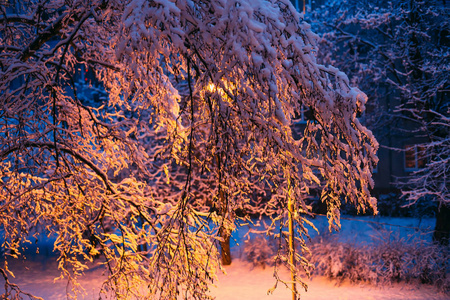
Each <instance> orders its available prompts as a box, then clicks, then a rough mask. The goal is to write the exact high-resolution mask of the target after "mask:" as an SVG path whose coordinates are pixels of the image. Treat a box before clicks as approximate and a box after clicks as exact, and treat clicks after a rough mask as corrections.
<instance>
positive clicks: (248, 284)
mask: <svg viewBox="0 0 450 300" xmlns="http://www.w3.org/2000/svg"><path fill="white" fill-rule="evenodd" d="M350 219H352V220H343V222H342V228H343V229H342V231H341V232H340V233H339V238H340V239H342V240H347V241H352V242H358V241H359V242H364V243H370V242H374V241H376V236H377V234H379V232H380V229H383V230H381V231H383V232H385V231H386V230H387V231H388V232H391V233H392V234H396V235H400V236H408V235H409V234H411V233H414V232H415V233H416V234H419V233H420V232H422V233H423V234H421V235H423V236H424V237H425V238H426V237H427V234H426V233H427V232H429V231H428V229H430V230H431V228H432V226H433V222H434V221H433V220H432V219H425V220H421V221H420V220H417V219H402V218H369V217H358V218H350ZM367 221H369V222H367ZM314 222H315V224H316V226H317V227H318V228H319V229H320V228H322V229H325V228H326V220H325V219H324V218H317V219H316V220H315V221H314ZM372 222H377V223H372ZM380 223H381V224H380ZM383 223H384V224H394V225H396V226H388V225H383ZM409 227H412V228H409ZM414 228H421V229H420V230H417V229H414ZM244 231H245V230H244ZM242 236H243V233H242V231H241V232H239V233H235V234H234V235H233V237H234V238H235V242H239V245H237V244H234V245H232V246H233V251H232V253H233V256H234V260H233V263H232V265H231V266H227V267H226V273H227V274H220V275H219V281H218V282H216V283H215V285H214V286H212V287H211V291H212V295H213V296H215V297H216V299H218V300H222V299H223V300H225V299H227V300H228V299H235V300H239V299H243V300H244V299H245V300H262V299H268V300H282V299H283V300H285V299H291V293H290V290H289V289H287V288H285V287H284V286H283V285H282V284H278V288H277V289H276V290H275V291H274V293H273V294H271V295H267V291H268V290H269V289H270V288H271V287H273V285H274V284H275V280H274V278H273V269H272V267H270V266H267V267H266V268H262V267H254V266H253V265H252V264H250V263H248V262H246V261H244V260H242V259H240V258H236V257H239V256H242V255H241V253H242V244H243V243H242V242H241V240H242ZM373 236H375V238H372V237H373ZM34 252H35V251H29V252H28V255H27V260H25V261H15V262H14V263H13V265H12V269H13V270H14V272H15V275H16V278H15V279H14V280H12V281H13V282H14V283H17V284H20V286H21V287H22V289H23V290H24V291H26V292H31V293H33V294H35V295H37V296H41V297H43V298H44V299H49V300H52V299H55V300H57V299H66V293H67V292H68V291H70V286H67V282H66V281H65V280H64V279H63V280H56V281H55V280H54V279H55V278H56V277H58V276H59V275H60V274H59V272H58V270H57V265H56V262H55V261H53V260H51V259H49V257H51V248H50V245H41V247H40V251H39V252H40V253H39V254H31V253H34ZM281 273H282V275H283V276H284V277H285V278H286V279H287V278H289V274H288V272H287V271H284V274H283V271H282V272H281ZM104 276H105V275H103V270H102V269H100V268H93V269H90V270H88V271H87V272H85V276H84V277H83V278H81V280H80V283H81V284H82V286H83V287H84V288H85V289H86V294H85V296H84V297H82V299H98V296H99V295H98V291H99V288H100V285H101V283H102V281H103V280H104V278H105V277H104ZM305 280H306V279H305ZM306 282H307V284H308V286H309V288H308V291H307V292H302V297H301V299H302V300H308V299H311V300H319V299H352V300H353V299H376V300H384V299H386V300H387V299H402V300H406V299H417V300H419V299H421V300H428V299H430V300H431V299H436V300H444V299H450V297H449V295H444V294H442V293H438V292H437V291H436V290H435V289H434V288H433V287H431V286H427V285H417V286H414V285H408V284H405V283H400V284H391V285H389V286H372V285H368V284H365V285H363V284H361V285H354V284H350V283H347V282H344V283H341V284H337V283H336V282H335V281H330V280H328V279H327V278H324V277H320V276H315V277H314V278H313V279H312V280H306ZM0 284H1V285H3V282H1V281H0Z"/></svg>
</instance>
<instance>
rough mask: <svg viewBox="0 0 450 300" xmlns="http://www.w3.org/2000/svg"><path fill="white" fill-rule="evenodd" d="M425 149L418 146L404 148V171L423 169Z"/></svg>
mask: <svg viewBox="0 0 450 300" xmlns="http://www.w3.org/2000/svg"><path fill="white" fill-rule="evenodd" d="M425 164H426V159H425V147H424V146H418V145H406V146H405V170H406V171H414V170H417V169H422V168H425Z"/></svg>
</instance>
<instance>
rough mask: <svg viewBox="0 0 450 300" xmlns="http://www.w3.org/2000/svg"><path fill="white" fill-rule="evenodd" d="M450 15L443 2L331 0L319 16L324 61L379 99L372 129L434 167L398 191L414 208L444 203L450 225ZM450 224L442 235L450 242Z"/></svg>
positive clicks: (369, 118)
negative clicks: (395, 139)
mask: <svg viewBox="0 0 450 300" xmlns="http://www.w3.org/2000/svg"><path fill="white" fill-rule="evenodd" d="M331 12H333V13H331ZM334 12H337V13H334ZM449 12H450V11H449V8H448V5H446V4H445V1H440V0H433V1H395V2H386V1H378V0H365V1H354V0H349V1H344V2H342V1H329V2H328V3H327V5H326V6H324V7H322V9H320V10H317V11H315V12H314V15H313V16H312V17H311V20H314V26H315V29H316V30H317V31H320V32H321V33H322V34H323V39H322V42H321V43H320V46H321V47H322V49H327V51H323V52H322V53H323V54H324V55H322V58H323V61H324V63H332V64H334V65H335V66H337V67H339V68H340V69H341V70H343V71H345V72H346V73H347V74H349V76H350V77H351V78H352V82H353V83H354V84H357V85H358V86H360V87H361V89H363V90H364V91H366V92H367V93H368V94H369V95H370V96H371V97H372V99H373V100H374V101H372V107H373V108H372V110H371V112H370V113H368V114H366V116H365V118H366V123H365V124H367V125H368V126H369V128H371V129H373V130H374V132H375V135H376V136H377V138H379V140H380V143H381V145H382V147H383V146H387V147H388V148H392V147H395V146H396V145H392V144H389V143H391V141H390V140H389V138H385V139H384V137H386V136H388V137H389V136H395V137H398V138H399V139H400V140H403V141H405V142H408V144H410V146H414V145H415V146H414V147H415V148H414V149H413V150H414V151H415V152H417V153H416V155H418V156H420V158H421V160H422V161H423V162H424V163H425V162H426V163H425V164H424V165H423V166H422V167H421V168H417V169H416V170H415V171H414V172H411V173H410V174H409V176H408V177H407V178H397V179H396V180H397V187H399V188H400V189H401V190H402V192H403V195H404V197H405V199H407V201H408V203H409V205H413V204H415V203H417V202H419V201H426V202H430V200H431V201H435V202H437V206H438V214H439V213H441V212H444V215H443V217H442V218H441V220H442V222H444V223H445V222H446V221H445V220H448V216H449V214H450V208H449V207H450V194H449V182H448V174H449V172H450V160H449V159H450V156H449V154H450V152H449V151H450V105H449V101H448V99H449V87H450V82H449V76H448V75H449V69H450V55H449V53H450V48H449V45H450V40H449V33H450V22H449V20H450V18H449ZM397 147H398V144H397ZM400 148H402V149H400V150H403V151H405V150H406V151H410V149H404V148H403V147H402V146H400ZM393 181H394V179H393ZM438 219H439V217H438ZM446 223H447V225H444V226H442V225H439V224H437V227H436V229H437V232H438V231H441V232H442V233H443V236H444V237H445V236H446V238H447V240H448V237H449V231H450V223H448V222H446ZM438 239H440V238H438Z"/></svg>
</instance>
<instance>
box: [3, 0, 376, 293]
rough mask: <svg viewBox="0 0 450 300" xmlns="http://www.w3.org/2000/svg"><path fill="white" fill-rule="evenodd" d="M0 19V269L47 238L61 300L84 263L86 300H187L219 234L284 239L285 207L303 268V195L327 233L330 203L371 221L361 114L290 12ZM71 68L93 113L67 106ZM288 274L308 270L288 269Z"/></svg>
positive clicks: (154, 6) (23, 8)
mask: <svg viewBox="0 0 450 300" xmlns="http://www.w3.org/2000/svg"><path fill="white" fill-rule="evenodd" d="M1 12H2V13H1V16H0V24H1V29H0V41H1V43H0V68H1V69H0V141H1V142H0V165H1V167H0V172H1V176H0V194H1V197H0V224H1V225H0V226H1V230H2V232H4V240H3V247H4V249H5V252H4V255H5V256H14V257H18V256H20V253H21V251H22V249H23V248H22V247H23V246H24V244H26V242H28V241H29V240H33V239H35V238H36V239H38V238H39V236H40V235H48V236H51V237H54V238H55V244H54V245H55V250H56V251H58V253H59V258H58V261H59V268H60V270H61V272H62V276H63V277H65V278H66V279H68V280H70V281H71V282H72V285H73V286H74V293H75V295H76V288H77V287H78V286H77V281H76V278H77V277H78V276H80V275H81V274H82V272H83V271H84V270H86V269H87V268H88V265H87V262H89V261H92V260H93V259H95V258H96V257H98V256H100V257H101V258H100V263H102V264H103V265H104V266H105V268H106V269H107V271H108V274H109V277H108V280H107V281H106V282H105V284H104V289H103V291H102V292H105V293H106V292H108V293H112V294H114V295H115V297H116V298H123V299H125V298H126V299H129V298H130V297H136V298H140V299H141V298H142V297H148V298H152V297H154V298H158V299H169V298H170V299H173V298H174V297H175V295H180V296H183V297H185V298H195V299H204V298H206V297H207V292H208V284H209V283H210V282H211V281H212V280H214V279H215V272H216V271H217V267H218V265H219V264H220V263H219V260H218V253H217V245H216V241H218V240H222V237H221V236H220V235H219V234H218V233H219V231H222V232H226V233H229V232H230V231H232V230H233V229H234V228H235V219H236V217H237V216H238V215H239V216H242V215H244V216H245V213H260V214H265V215H268V216H272V218H273V220H274V223H273V224H272V228H268V231H271V229H273V226H275V221H280V222H281V226H282V227H283V228H284V227H285V226H286V225H285V222H284V220H285V218H286V216H287V215H288V212H289V211H288V207H287V203H288V200H290V201H291V202H292V203H293V206H292V208H291V209H290V210H291V213H292V215H293V216H294V217H295V220H296V221H297V226H298V227H297V230H296V234H297V239H298V242H299V245H300V246H301V249H303V250H302V251H307V249H306V247H305V237H306V236H307V230H306V228H305V222H306V223H307V222H308V221H307V219H306V215H307V214H308V212H309V211H310V207H309V206H308V205H307V203H306V201H305V200H306V198H307V197H308V195H309V191H310V189H312V188H315V189H318V190H319V191H320V193H321V198H322V200H323V201H326V203H327V205H328V217H329V222H330V227H339V207H340V203H341V201H344V199H345V201H349V202H351V203H353V204H354V205H356V206H357V207H358V209H360V210H365V209H366V208H370V209H373V210H374V211H376V202H375V199H374V198H372V197H371V196H370V193H369V188H370V187H371V186H372V185H373V182H372V179H371V173H372V169H373V166H374V165H375V164H376V162H377V158H376V154H375V153H376V150H377V147H378V144H377V142H376V140H375V138H374V137H373V135H372V134H371V132H370V131H369V130H368V129H366V128H365V127H364V126H363V125H361V123H360V122H359V120H358V118H357V115H358V114H360V113H362V112H363V111H364V109H365V103H366V100H367V97H366V95H365V94H364V93H362V92H361V91H360V90H359V89H357V88H355V87H352V86H350V84H349V81H348V78H347V77H346V75H345V74H344V73H342V72H340V71H339V70H338V69H336V68H334V67H331V66H330V67H325V66H323V65H320V64H318V63H317V61H316V53H317V51H318V49H317V36H316V35H315V34H314V33H312V32H311V30H310V26H309V25H308V24H307V23H305V22H304V21H303V20H302V19H301V15H299V14H298V13H297V12H296V11H295V9H294V8H293V6H292V5H291V3H290V2H289V1H275V0H273V1H272V0H271V1H263V0H261V1H247V0H236V1H220V0H214V1H197V0H196V1H187V0H177V1H169V0H157V1H156V0H155V1H142V0H134V1H133V0H131V1H115V0H109V1H105V0H101V1H100V0H94V1H76V0H75V1H64V2H62V1H56V0H54V1H23V2H21V1H17V2H14V5H13V4H11V5H7V6H2V8H1ZM80 66H83V67H86V68H90V69H91V70H93V71H94V72H95V75H96V78H97V80H99V81H100V82H101V83H102V85H103V88H104V90H105V92H106V93H107V95H108V97H107V99H100V102H97V103H94V104H93V102H92V101H83V99H81V98H79V97H78V95H79V94H80V92H81V91H80V89H79V88H78V87H79V85H77V77H76V74H77V72H78V69H79V68H80ZM305 107H306V108H308V109H309V111H310V112H311V115H312V117H311V119H310V120H309V121H308V122H307V124H306V125H305V127H304V128H302V133H301V134H300V136H299V137H298V136H297V137H295V138H294V135H293V134H292V126H291V125H292V124H293V120H294V119H295V117H296V116H297V115H298V114H299V113H300V111H301V110H302V109H304V108H305ZM237 212H241V213H237ZM242 212H245V213H244V214H242ZM278 232H279V231H278ZM278 238H280V239H284V238H285V234H281V235H278ZM292 250H293V249H291V251H292ZM279 255H280V257H279V260H280V261H284V262H287V259H286V256H285V254H283V253H281V252H280V254H279ZM293 263H294V264H295V265H296V266H297V267H304V268H305V269H307V270H308V268H309V264H308V262H307V260H305V259H304V257H303V254H302V252H300V253H299V254H297V256H296V261H295V262H293ZM291 265H292V262H291ZM1 273H2V274H3V276H4V278H5V280H6V281H7V284H6V291H5V295H7V296H8V295H9V296H10V295H14V294H17V293H20V292H21V291H20V290H19V287H17V286H15V285H14V284H13V283H12V282H11V281H10V278H9V276H8V274H9V273H8V266H7V264H6V263H5V264H4V265H3V267H2V268H1ZM277 280H278V278H277ZM298 280H299V279H298Z"/></svg>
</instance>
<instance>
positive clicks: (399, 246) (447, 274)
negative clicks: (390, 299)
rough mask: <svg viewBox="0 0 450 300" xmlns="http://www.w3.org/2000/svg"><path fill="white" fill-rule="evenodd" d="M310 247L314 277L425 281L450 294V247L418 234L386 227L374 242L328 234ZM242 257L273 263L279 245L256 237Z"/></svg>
mask: <svg viewBox="0 0 450 300" xmlns="http://www.w3.org/2000/svg"><path fill="white" fill-rule="evenodd" d="M310 249H311V253H312V256H311V262H312V263H313V264H314V265H315V270H314V272H313V276H314V275H322V276H327V277H329V278H332V279H336V280H338V281H339V282H342V281H344V280H349V281H351V282H354V283H356V282H368V283H372V284H389V283H393V282H400V281H403V282H414V283H424V284H432V285H434V286H436V287H437V288H438V289H439V290H441V291H443V292H447V293H450V248H449V247H443V246H440V245H436V244H434V243H432V242H428V241H424V240H423V239H420V238H418V237H417V236H416V237H414V236H411V237H409V238H400V237H399V236H398V235H395V234H393V233H392V232H390V231H386V230H385V231H379V234H378V235H377V236H374V237H373V238H372V243H364V244H351V243H345V242H341V241H339V240H338V237H337V236H336V235H327V234H325V235H320V236H317V237H316V238H314V239H313V240H312V241H311V245H310ZM243 256H244V259H246V260H248V261H249V262H252V263H253V264H254V265H255V266H258V265H261V266H265V265H272V264H273V262H274V258H275V257H276V247H274V246H273V245H272V244H271V241H270V240H267V239H265V238H263V237H255V238H252V239H251V240H248V241H246V242H245V244H244V251H243Z"/></svg>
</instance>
